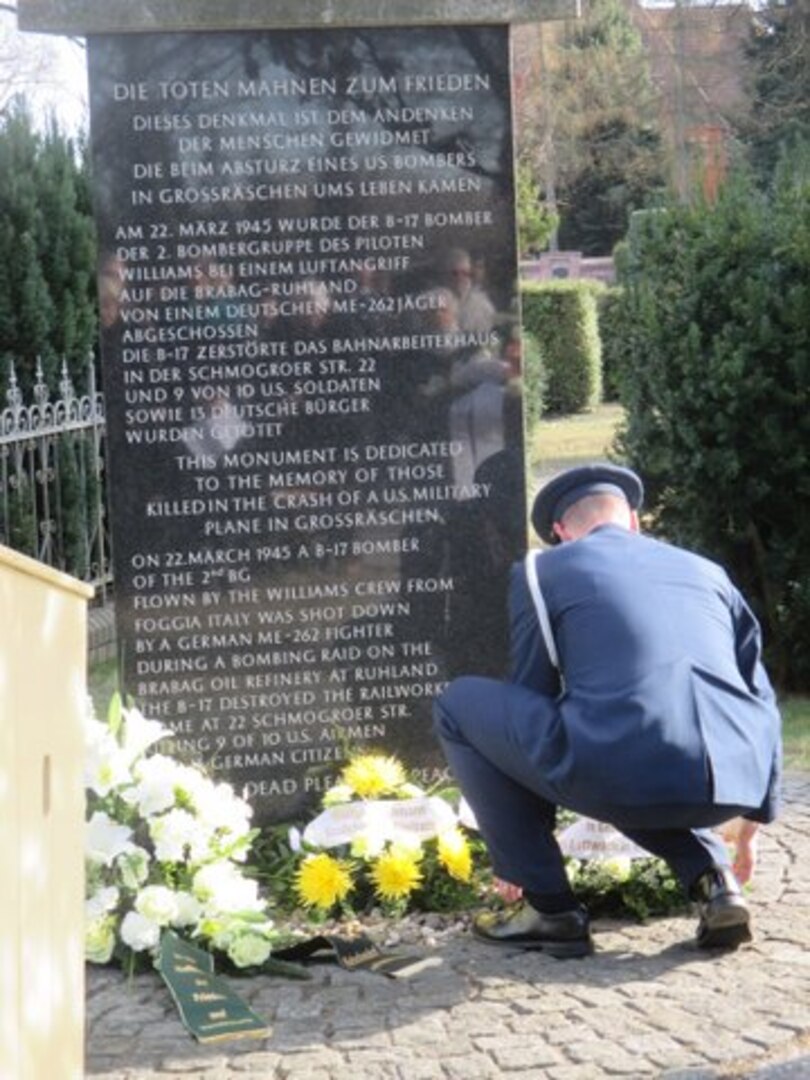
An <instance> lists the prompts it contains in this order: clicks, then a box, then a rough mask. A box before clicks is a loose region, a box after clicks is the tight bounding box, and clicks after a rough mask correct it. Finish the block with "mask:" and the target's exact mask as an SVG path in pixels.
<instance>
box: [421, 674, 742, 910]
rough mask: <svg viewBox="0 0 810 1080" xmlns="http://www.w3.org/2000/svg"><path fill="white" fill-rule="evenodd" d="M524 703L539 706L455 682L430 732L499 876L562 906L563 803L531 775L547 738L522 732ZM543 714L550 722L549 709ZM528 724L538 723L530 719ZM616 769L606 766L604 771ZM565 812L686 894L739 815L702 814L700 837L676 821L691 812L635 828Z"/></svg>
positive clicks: (496, 685) (663, 815)
mask: <svg viewBox="0 0 810 1080" xmlns="http://www.w3.org/2000/svg"><path fill="white" fill-rule="evenodd" d="M527 694H531V696H532V698H533V699H534V701H535V702H536V699H537V695H536V694H534V693H533V692H531V691H528V690H526V688H524V687H520V686H516V685H513V684H509V683H503V682H499V681H497V680H495V679H485V678H481V677H478V676H463V677H461V678H458V679H455V680H453V682H451V683H450V684H449V686H448V687H447V688H446V689H445V690H444V691H443V693H442V694H440V695H439V697H438V698H437V699H436V702H435V704H434V722H435V723H434V729H435V732H436V735H437V736H438V738H439V741H440V742H441V745H442V748H443V750H444V754H445V757H446V759H447V763H448V765H449V766H450V769H451V770H452V772H453V774H454V776H455V778H456V780H457V781H458V783H459V786H460V787H461V790H462V792H463V793H464V797H465V799H466V800H467V802H468V803H469V805H470V807H471V809H472V811H473V813H474V814H475V817H476V820H477V823H478V828H479V831H480V833H481V835H482V837H483V839H484V841H485V843H486V845H487V850H488V852H489V856H490V860H491V862H492V867H493V870H494V872H495V874H496V875H497V876H498V877H499V878H501V879H503V880H504V881H508V882H511V883H512V884H514V885H520V886H522V888H523V889H524V891H525V892H527V893H531V894H535V895H555V896H560V895H563V894H565V893H566V892H568V891H569V889H570V886H569V884H568V879H567V876H566V873H565V866H564V862H563V857H562V853H561V851H560V848H559V845H558V843H557V840H556V838H555V836H554V827H555V824H556V814H557V806H558V805H563V806H565V805H566V803H565V800H564V798H563V797H561V795H560V792H559V791H556V790H555V789H554V787H553V785H552V784H549V783H548V781H547V778H546V777H545V776H544V775H543V774H542V772H541V771H539V770H538V768H537V764H536V762H537V760H538V753H537V749H536V747H537V740H538V739H540V740H542V739H543V737H544V736H543V733H542V732H539V733H538V732H537V731H531V732H530V731H527V728H526V724H525V723H523V722H522V721H523V719H524V717H525V710H522V709H521V705H522V704H525V701H526V695H527ZM548 705H549V710H550V711H549V715H553V711H554V705H553V702H552V701H551V700H549V701H548ZM533 714H534V718H535V720H536V718H537V712H536V710H533ZM539 757H540V758H541V759H542V753H541V754H540V755H539ZM616 764H617V763H615V762H610V761H606V763H605V767H606V768H612V767H615V766H616ZM628 782H631V781H628ZM571 809H575V810H579V811H580V812H582V813H586V814H587V815H588V816H590V817H593V818H597V819H599V820H601V821H607V822H609V823H610V824H612V825H614V826H615V827H616V828H618V829H619V831H620V832H622V833H623V834H624V835H625V836H627V837H628V838H629V839H631V840H633V841H634V842H635V843H636V844H638V845H639V847H642V848H644V850H645V851H648V852H650V854H651V855H654V856H657V857H658V858H661V859H663V860H664V861H665V862H666V863H667V864H668V865H669V867H670V868H671V869H672V871H673V873H674V874H675V875H676V876H677V878H678V880H679V881H680V882H681V884H682V886H683V887H684V889H685V890H686V892H687V893H688V892H689V890H690V887H691V886H692V885H693V884H694V882H695V881H696V879H697V878H698V877H700V875H701V874H703V873H704V872H705V871H706V870H708V869H710V868H712V867H719V866H723V867H728V866H729V864H730V860H729V854H728V851H727V848H726V845H725V844H724V843H723V841H722V840H721V838H720V837H719V836H718V835H717V834H716V833H714V832H713V831H712V827H713V826H714V825H719V824H720V823H721V822H723V821H728V820H730V819H731V818H733V817H736V816H737V815H738V814H741V813H743V812H744V809H745V808H743V807H738V806H706V807H701V810H700V812H701V826H702V827H701V828H691V827H687V826H686V825H685V824H683V823H682V822H679V816H680V817H686V816H687V815H688V816H689V817H690V818H693V817H694V814H695V808H694V807H663V806H662V807H644V808H639V807H634V808H633V811H632V814H631V816H632V817H633V822H632V823H628V820H627V817H628V811H627V810H626V808H621V807H607V806H600V805H599V804H598V802H594V804H593V805H592V806H588V807H586V808H582V807H571ZM639 821H641V822H643V826H640V825H639V824H638V822H639Z"/></svg>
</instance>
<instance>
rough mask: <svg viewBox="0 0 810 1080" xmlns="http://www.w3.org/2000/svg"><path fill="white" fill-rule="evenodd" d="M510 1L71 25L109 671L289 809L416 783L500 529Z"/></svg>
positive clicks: (490, 598) (507, 433)
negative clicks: (81, 122)
mask: <svg viewBox="0 0 810 1080" xmlns="http://www.w3.org/2000/svg"><path fill="white" fill-rule="evenodd" d="M508 38H509V28H508V27H506V26H486V27H484V26H475V27H472V26H468V27H465V26H456V27H441V28H440V27H415V26H411V27H397V28H381V27H374V28H365V29H345V28H344V29H341V28H335V29H333V30H329V31H324V30H277V31H264V32H260V31H252V32H239V31H231V32H227V33H226V32H222V33H195V34H182V33H177V34H117V35H102V34H94V35H91V37H90V39H89V41H88V59H89V72H90V113H91V133H92V147H93V159H94V160H93V178H94V184H95V193H94V195H95V198H94V204H95V211H96V220H97V225H98V237H99V246H100V266H101V274H100V281H99V286H100V294H101V324H102V325H101V347H102V362H103V375H104V379H103V382H104V392H105V398H106V402H107V412H106V415H107V430H108V448H109V458H110V460H109V476H110V487H109V490H110V494H111V509H112V518H111V524H112V533H113V544H114V550H115V566H116V590H115V593H116V609H117V611H116V616H117V631H118V633H117V637H118V648H119V655H120V657H121V661H122V663H121V679H122V686H123V687H125V688H126V690H127V692H128V693H131V694H132V695H133V697H134V698H135V699H136V700H137V701H138V703H139V705H140V706H141V707H142V709H143V710H144V712H145V713H146V714H147V715H150V716H153V717H156V718H160V719H161V720H162V721H163V722H164V723H166V724H167V725H168V726H170V727H171V728H172V729H173V731H174V733H175V736H176V738H175V740H174V743H173V747H172V750H173V752H175V753H177V754H178V756H186V757H189V758H192V759H195V760H201V761H203V762H204V763H205V764H206V765H207V767H209V768H210V769H211V770H212V772H213V773H214V774H215V775H217V776H218V777H221V778H227V779H228V780H230V781H231V782H232V783H234V784H235V785H236V786H237V788H238V789H239V790H241V791H244V792H245V793H246V794H247V795H248V796H249V797H250V798H251V800H252V801H253V803H254V806H255V807H256V812H257V819H258V820H268V819H271V818H276V819H277V818H287V819H288V820H289V819H290V818H291V817H295V816H296V815H298V814H299V813H301V812H302V811H303V809H304V808H305V805H306V804H307V803H310V802H311V801H312V800H313V799H314V798H315V797H317V796H318V795H319V794H320V793H321V792H322V791H323V790H325V787H326V786H328V785H329V784H330V783H331V782H332V781H333V780H334V779H335V778H336V775H337V773H338V771H339V769H340V768H341V765H342V762H343V761H344V760H345V758H346V756H347V754H348V753H349V751H350V750H357V749H371V748H375V749H384V750H386V751H387V752H396V753H397V754H398V755H400V756H401V757H402V759H403V761H404V762H405V763H406V764H407V765H408V766H409V768H411V769H412V770H414V771H415V773H416V774H417V775H418V777H419V780H420V781H421V782H423V783H424V784H425V785H429V784H431V783H432V782H434V781H435V780H436V779H438V778H440V775H439V774H443V770H444V762H443V760H442V759H441V755H440V751H439V747H438V744H437V742H436V740H435V738H434V737H433V735H432V733H431V704H432V700H433V697H434V696H435V694H436V693H438V692H439V691H440V690H441V688H442V687H443V685H444V684H445V683H446V682H447V681H448V680H449V679H451V678H453V677H454V676H456V675H460V674H478V675H491V676H495V677H500V676H503V675H504V674H505V673H506V670H507V667H508V656H507V648H506V645H507V637H508V635H507V628H506V592H507V582H508V574H509V568H510V566H511V563H512V562H513V561H514V560H515V559H516V558H519V557H520V556H521V554H522V553H523V550H524V548H525V542H526V507H525V490H524V489H525V483H524V476H523V460H524V456H523V430H522V417H521V379H520V356H519V337H518V336H517V327H518V311H517V298H516V281H517V263H516V250H515V222H514V181H513V173H512V162H513V141H512V124H511V102H510V77H509V47H508V46H509V41H508Z"/></svg>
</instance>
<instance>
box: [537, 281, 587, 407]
mask: <svg viewBox="0 0 810 1080" xmlns="http://www.w3.org/2000/svg"><path fill="white" fill-rule="evenodd" d="M603 288H604V287H603V286H600V285H599V284H598V283H594V282H585V281H549V282H531V283H524V284H523V286H522V289H521V299H522V306H523V327H524V330H525V331H526V332H527V333H529V334H531V335H532V337H533V338H534V339H535V340H536V341H537V342H538V344H539V347H540V350H541V353H542V357H543V367H544V370H545V374H546V378H547V386H546V392H545V411H546V412H548V413H574V412H582V411H583V410H585V409H590V408H593V407H594V406H595V405H597V404H598V403H599V401H600V400H601V396H602V360H601V349H600V343H599V319H598V313H597V296H598V295H599V294H600V292H601V291H602V290H603ZM528 393H529V394H531V387H529V388H528Z"/></svg>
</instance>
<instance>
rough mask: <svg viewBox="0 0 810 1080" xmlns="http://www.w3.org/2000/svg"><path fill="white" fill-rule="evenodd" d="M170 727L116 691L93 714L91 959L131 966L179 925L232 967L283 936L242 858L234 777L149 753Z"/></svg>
mask: <svg viewBox="0 0 810 1080" xmlns="http://www.w3.org/2000/svg"><path fill="white" fill-rule="evenodd" d="M171 734H172V732H171V731H170V730H169V729H168V728H165V727H164V726H163V725H162V724H160V723H159V722H157V721H154V720H147V719H145V718H144V717H143V716H142V715H141V713H140V712H139V711H138V709H136V708H127V707H125V706H124V705H123V704H122V702H121V699H120V696H119V695H117V694H116V695H114V697H113V699H112V701H111V704H110V709H109V713H108V718H107V722H106V723H103V722H101V721H99V720H98V719H97V718H96V717H95V715H94V713H93V711H92V708H90V709H89V712H88V717H87V722H86V759H85V760H86V775H85V783H86V788H87V828H86V850H85V862H86V880H87V886H86V904H85V908H86V937H85V954H86V957H87V959H88V960H89V961H91V962H95V963H102V964H103V963H109V962H110V961H112V960H118V961H120V962H121V963H122V964H123V965H124V966H126V967H128V968H129V969H130V970H132V969H133V968H134V967H135V966H136V965H137V964H138V963H139V962H143V961H151V960H153V959H154V958H155V956H156V955H157V952H158V948H159V944H160V937H161V934H162V932H163V931H164V930H165V929H167V928H173V929H176V930H178V931H179V932H180V933H182V934H184V935H185V936H187V937H188V938H189V939H190V940H192V941H194V943H195V944H197V945H198V946H200V947H202V948H205V949H207V950H209V951H211V952H215V953H220V954H222V956H223V957H226V958H227V960H228V961H230V963H231V964H232V965H234V966H235V967H237V968H245V967H257V966H261V965H262V964H264V963H265V962H266V961H268V959H269V957H270V953H271V950H272V948H273V945H274V943H275V942H276V941H277V940H278V939H279V937H280V935H279V933H278V932H277V930H276V928H275V925H274V922H273V920H272V919H271V917H270V914H269V905H268V903H267V901H266V900H264V899H262V897H261V896H260V895H259V888H258V882H257V880H256V879H255V877H252V876H251V875H250V872H249V870H248V867H247V865H246V863H247V860H248V856H249V854H250V851H251V845H252V842H253V840H254V839H255V837H256V835H257V830H252V829H251V826H250V818H251V814H252V809H251V807H250V806H249V805H248V804H247V803H246V802H244V801H243V800H242V799H240V798H238V797H237V796H236V795H235V794H234V792H233V789H232V788H231V787H230V785H228V784H224V783H214V782H213V781H212V780H210V779H209V778H208V777H206V776H205V774H204V773H203V772H202V771H201V770H200V769H198V768H196V767H194V766H191V765H185V764H181V763H180V762H178V761H176V760H174V759H173V758H171V757H167V756H166V755H162V754H159V753H150V754H148V755H147V751H148V750H150V749H151V748H152V747H153V746H154V745H155V744H156V743H158V742H159V741H160V740H161V739H163V738H165V737H167V736H170V735H171Z"/></svg>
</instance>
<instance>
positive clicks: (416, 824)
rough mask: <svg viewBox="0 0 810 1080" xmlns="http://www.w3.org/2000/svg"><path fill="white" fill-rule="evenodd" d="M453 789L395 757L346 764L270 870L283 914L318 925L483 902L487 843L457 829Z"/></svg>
mask: <svg viewBox="0 0 810 1080" xmlns="http://www.w3.org/2000/svg"><path fill="white" fill-rule="evenodd" d="M453 797H454V793H453V792H452V791H450V790H446V791H442V792H440V793H439V794H429V793H428V792H426V791H425V790H424V789H423V788H421V787H419V786H418V785H416V784H414V783H412V782H411V781H410V780H409V779H408V776H407V773H406V771H405V769H404V767H403V766H402V764H401V763H400V762H399V761H398V760H397V759H396V758H395V757H392V756H390V755H386V754H382V753H359V754H356V755H354V756H352V757H350V758H349V761H348V763H347V764H346V766H345V767H344V769H343V771H342V772H341V774H340V776H339V778H338V782H337V783H336V784H334V785H333V786H332V787H331V788H330V789H329V790H328V791H327V792H326V793H325V794H324V796H323V798H322V800H321V813H319V814H318V816H317V817H315V818H314V819H313V820H312V821H311V822H310V823H309V824H308V825H307V826H306V828H304V830H303V832H301V830H300V829H298V828H292V829H290V830H289V832H288V833H287V836H286V838H285V840H284V841H282V842H281V843H280V844H277V845H276V849H275V852H274V853H272V854H270V855H268V857H267V861H266V864H265V872H266V874H267V875H268V877H269V878H270V879H272V880H274V881H275V883H276V886H277V888H278V889H279V900H280V902H282V903H283V902H285V900H286V906H287V907H291V908H292V907H301V906H303V907H304V908H305V909H307V911H308V912H309V913H310V915H311V916H312V917H314V918H316V919H317V918H323V917H326V916H327V915H330V914H346V915H354V914H359V913H362V912H365V911H368V910H370V909H371V908H373V907H378V908H380V909H381V910H382V911H383V912H384V913H386V914H388V915H400V914H403V913H404V912H406V911H408V910H424V911H443V910H444V911H449V910H457V909H460V908H464V907H469V906H470V905H471V904H473V903H475V902H476V901H477V900H478V898H479V896H480V891H479V884H480V878H481V875H482V874H483V873H484V872H485V871H484V870H483V854H484V849H483V845H482V844H481V842H480V841H478V840H471V839H469V838H468V836H467V835H466V833H465V831H464V830H463V829H462V827H461V826H460V825H459V822H458V817H457V814H456V813H455V811H454V809H453V807H452V801H453Z"/></svg>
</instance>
